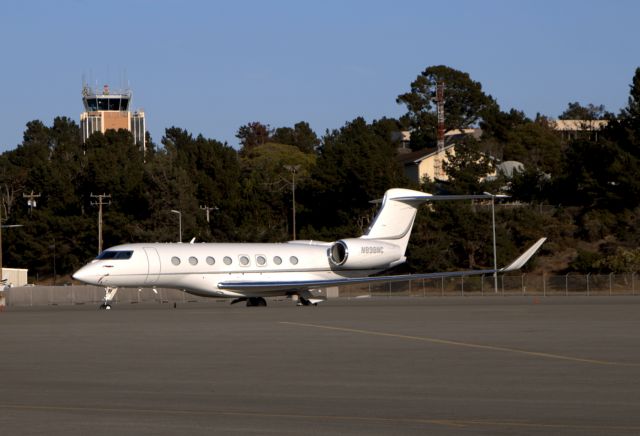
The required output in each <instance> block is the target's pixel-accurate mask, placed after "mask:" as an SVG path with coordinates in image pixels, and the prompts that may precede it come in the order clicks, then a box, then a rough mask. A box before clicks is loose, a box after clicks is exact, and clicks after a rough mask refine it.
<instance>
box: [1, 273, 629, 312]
mask: <svg viewBox="0 0 640 436" xmlns="http://www.w3.org/2000/svg"><path fill="white" fill-rule="evenodd" d="M637 282H638V275H637V274H635V273H633V274H605V275H600V274H597V275H596V274H587V275H583V274H573V273H571V274H565V275H546V274H518V275H499V276H498V282H497V284H498V287H497V289H496V287H495V283H494V277H493V275H486V276H477V277H451V278H441V279H424V280H422V279H420V280H408V281H404V282H384V283H371V284H361V285H349V286H340V287H339V290H338V293H337V295H338V296H339V297H341V298H359V297H398V296H405V297H438V296H441V297H450V296H496V295H497V296H516V295H520V296H540V297H553V296H598V295H599V296H609V295H611V296H613V295H636V294H639V293H640V290H639V289H636V288H638V287H639V286H640V285H639V284H638V283H637ZM4 294H5V297H6V304H7V306H45V305H78V304H95V305H99V304H100V303H101V302H102V300H103V298H104V288H101V287H96V286H24V287H15V288H10V289H8V290H7V291H5V292H4ZM113 302H114V303H120V304H138V303H216V302H229V299H221V298H207V297H198V296H195V295H191V294H188V293H186V292H183V291H181V290H176V289H162V288H158V289H157V290H156V291H155V292H154V290H153V289H151V288H141V289H134V288H121V289H119V290H118V293H117V294H116V296H115V298H114V299H113Z"/></svg>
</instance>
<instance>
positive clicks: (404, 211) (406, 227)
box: [361, 188, 433, 252]
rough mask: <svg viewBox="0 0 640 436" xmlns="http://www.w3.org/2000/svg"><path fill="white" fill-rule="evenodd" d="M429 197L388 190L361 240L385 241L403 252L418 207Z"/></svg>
mask: <svg viewBox="0 0 640 436" xmlns="http://www.w3.org/2000/svg"><path fill="white" fill-rule="evenodd" d="M431 197H433V196H432V195H431V194H427V193H424V192H419V191H412V190H410V189H399V188H396V189H389V190H388V191H387V192H386V193H385V194H384V198H383V199H382V204H381V205H380V210H379V211H378V214H377V215H376V217H375V218H374V220H373V223H371V225H370V226H369V228H368V229H367V231H366V233H365V234H364V235H362V236H361V238H362V239H381V240H387V241H389V242H392V243H394V244H396V245H398V246H400V247H401V248H402V250H403V252H404V250H405V249H406V248H407V243H408V242H409V237H410V236H411V229H412V228H413V221H414V220H415V218H416V213H417V211H418V207H419V206H420V205H421V204H422V203H424V202H425V201H428V200H429V199H430V198H431Z"/></svg>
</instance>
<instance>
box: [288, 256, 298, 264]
mask: <svg viewBox="0 0 640 436" xmlns="http://www.w3.org/2000/svg"><path fill="white" fill-rule="evenodd" d="M289 262H291V265H297V264H298V258H297V257H295V256H291V257H290V258H289Z"/></svg>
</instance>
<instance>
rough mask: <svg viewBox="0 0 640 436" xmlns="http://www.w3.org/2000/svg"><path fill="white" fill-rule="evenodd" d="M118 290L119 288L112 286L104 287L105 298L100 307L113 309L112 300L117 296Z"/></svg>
mask: <svg viewBox="0 0 640 436" xmlns="http://www.w3.org/2000/svg"><path fill="white" fill-rule="evenodd" d="M117 292H118V288H111V287H108V286H107V287H106V288H104V299H103V301H102V304H101V305H100V307H99V309H100V310H111V301H112V300H113V297H115V296H116V293H117Z"/></svg>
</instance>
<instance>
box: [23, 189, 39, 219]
mask: <svg viewBox="0 0 640 436" xmlns="http://www.w3.org/2000/svg"><path fill="white" fill-rule="evenodd" d="M22 196H23V197H24V198H28V200H27V206H28V207H29V216H31V213H32V212H33V208H34V207H36V198H40V194H39V193H38V194H34V193H33V189H32V190H31V194H22Z"/></svg>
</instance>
